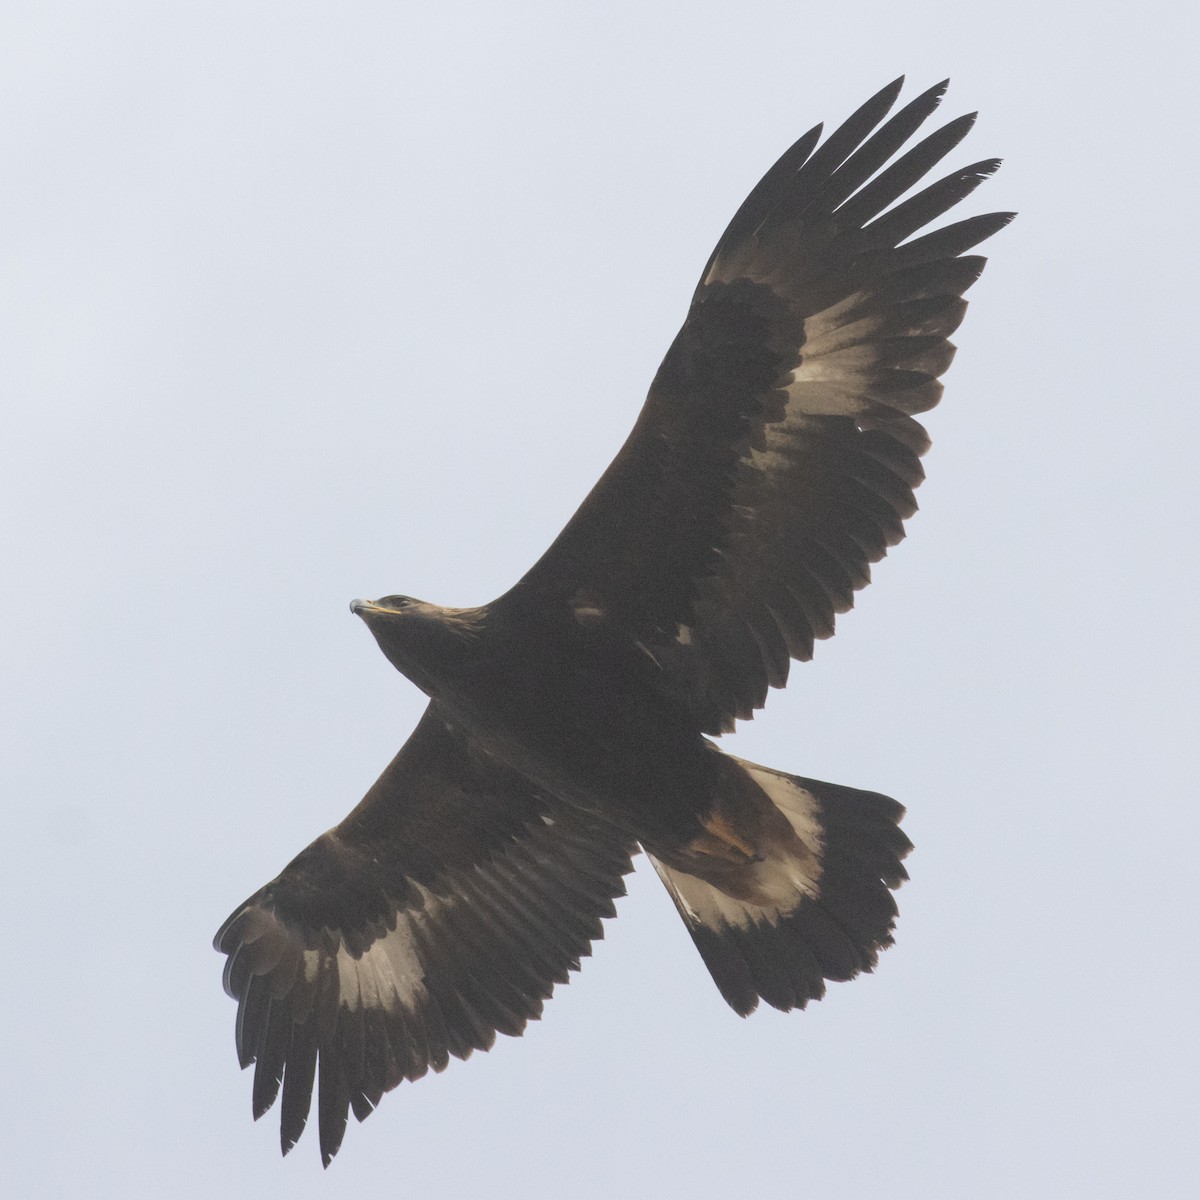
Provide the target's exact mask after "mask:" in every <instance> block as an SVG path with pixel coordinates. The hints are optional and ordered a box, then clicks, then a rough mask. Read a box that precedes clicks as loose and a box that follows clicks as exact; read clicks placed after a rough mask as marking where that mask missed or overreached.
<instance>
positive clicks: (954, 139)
mask: <svg viewBox="0 0 1200 1200" xmlns="http://www.w3.org/2000/svg"><path fill="white" fill-rule="evenodd" d="M902 82H903V80H897V81H896V82H895V83H893V84H891V85H889V86H888V87H886V88H884V89H883V90H882V91H881V92H879V93H878V94H877V95H875V96H873V97H872V98H871V99H870V100H868V101H867V102H866V103H865V104H864V105H863V106H862V107H861V108H860V109H858V111H857V112H855V113H854V114H853V116H851V117H850V118H849V120H847V121H846V122H845V124H843V125H842V126H841V127H840V128H838V129H837V130H836V131H835V132H833V133H832V134H830V135H829V136H828V137H827V138H825V139H824V140H823V141H822V140H821V127H820V126H818V127H817V128H815V129H813V130H811V131H810V132H809V133H807V134H805V135H804V136H803V137H802V138H800V140H799V141H798V142H796V143H795V145H793V146H792V147H791V148H790V149H789V150H787V151H786V152H785V153H784V154H783V156H782V157H781V158H780V159H779V161H778V162H777V163H776V164H775V165H774V166H773V167H772V168H771V169H770V170H769V171H768V172H767V174H766V175H765V176H764V177H763V179H762V181H761V182H760V183H759V184H758V186H757V187H755V188H754V190H753V191H752V192H751V193H750V195H749V196H748V197H747V199H746V201H745V202H744V203H743V204H742V206H741V208H739V209H738V211H737V213H736V214H735V215H734V217H733V220H732V221H731V222H730V223H729V227H728V228H727V229H726V230H725V233H724V234H723V235H722V237H721V239H720V241H719V242H718V243H717V246H716V249H715V250H713V252H712V255H711V257H710V258H709V260H708V262H707V263H706V264H705V267H704V270H703V272H702V273H701V276H700V282H699V284H698V285H697V287H696V291H695V294H694V295H693V297H692V301H691V306H690V307H689V309H688V313H687V317H686V318H685V320H684V323H683V327H682V329H681V330H680V331H679V335H678V336H677V337H676V339H675V341H674V342H673V343H672V345H671V347H670V349H669V350H668V351H667V354H666V357H665V358H664V360H663V362H662V365H661V366H660V368H659V370H658V374H657V375H656V376H655V377H654V381H653V383H652V384H651V385H650V391H649V394H648V396H647V399H646V402H645V405H644V406H643V408H642V411H641V414H640V416H639V417H638V420H637V423H636V424H635V425H634V428H633V432H632V433H631V434H630V435H629V438H628V440H627V441H626V442H625V444H624V446H623V447H622V448H621V450H620V452H619V453H618V454H617V456H616V458H615V459H614V460H613V462H612V464H611V465H610V466H609V467H608V469H607V470H606V471H605V472H604V474H603V476H602V477H601V478H600V481H599V482H598V483H597V484H596V486H595V487H594V488H593V489H592V491H591V493H590V494H589V495H588V496H587V498H586V499H585V500H584V501H583V504H582V505H581V506H580V508H579V510H578V511H577V512H576V513H575V515H574V516H573V517H572V518H571V519H570V521H569V522H568V523H567V525H566V527H565V528H564V529H563V530H562V532H561V533H560V534H559V535H558V537H557V539H556V540H555V541H554V543H553V544H552V545H551V546H550V548H549V549H548V550H547V551H546V552H545V554H543V555H542V557H541V559H539V560H538V562H537V563H535V564H534V566H533V567H532V568H531V569H530V570H529V571H528V572H527V573H526V574H525V575H524V577H523V578H522V579H520V581H519V582H518V583H517V584H516V585H515V586H514V587H513V588H512V589H511V590H510V591H508V592H506V593H505V594H504V595H502V596H501V597H499V599H497V600H494V601H492V602H491V603H490V604H484V605H482V606H480V607H478V608H443V607H439V606H438V605H436V604H430V603H427V602H425V601H422V600H415V599H412V598H411V597H408V596H385V597H384V598H382V599H380V600H376V601H366V600H356V601H354V602H353V604H351V606H350V607H351V609H352V610H353V611H354V612H355V613H357V614H358V616H359V617H361V618H362V620H363V621H364V622H365V623H366V625H367V628H368V629H369V630H370V631H371V633H372V634H373V635H374V637H375V640H376V641H377V642H378V644H379V647H380V649H382V651H383V653H384V654H385V655H386V656H387V658H388V660H389V661H390V662H391V663H392V665H393V666H394V667H396V669H397V670H399V671H400V672H402V673H403V674H404V675H406V676H408V678H409V679H410V680H412V682H413V683H415V684H416V685H417V686H418V687H419V688H420V689H421V690H422V691H423V692H425V694H426V695H427V696H428V697H429V706H428V708H427V709H426V710H425V714H424V716H423V717H422V718H421V721H420V723H419V724H418V725H417V727H416V729H415V730H414V732H413V734H412V736H411V737H410V738H409V739H408V741H407V742H406V743H405V745H404V746H403V748H402V749H401V750H400V752H399V753H398V754H397V755H396V757H395V758H394V759H393V760H392V762H391V763H390V764H389V766H388V767H387V768H386V769H385V770H384V772H383V774H382V775H381V776H380V777H379V779H378V781H377V782H376V783H375V784H374V786H373V787H372V788H371V789H370V791H368V792H367V794H366V796H365V797H364V798H363V800H362V802H361V803H360V804H359V805H358V807H357V808H355V809H354V811H353V812H351V813H350V815H349V816H347V817H346V818H345V820H343V821H342V822H341V823H340V824H339V825H336V826H335V827H334V828H333V829H331V830H329V831H328V832H327V833H324V834H322V835H321V836H320V837H319V838H317V840H316V841H315V842H313V843H312V845H310V846H309V847H308V848H307V849H306V850H304V851H302V852H301V853H300V854H299V855H297V857H296V858H294V859H293V860H292V861H291V862H290V863H289V864H288V865H287V866H286V867H285V868H284V869H283V871H282V872H281V873H280V874H279V875H278V876H277V877H276V878H275V879H273V880H272V881H271V882H270V883H268V884H267V885H266V886H265V887H263V888H261V889H260V890H259V891H257V892H255V893H254V895H253V896H251V897H250V898H249V899H248V900H247V901H246V902H245V903H244V904H241V905H239V906H238V908H237V909H236V910H235V911H234V913H233V914H232V915H231V916H230V917H229V919H228V920H227V921H226V922H225V924H224V925H222V927H221V929H220V931H219V932H218V933H217V935H216V939H215V944H216V947H217V949H218V950H220V951H221V952H222V953H224V954H226V955H227V956H228V958H227V960H226V963H225V975H224V981H225V989H226V991H227V992H228V993H229V995H230V996H232V997H233V998H234V999H236V1000H237V1002H238V1012H237V1036H236V1042H237V1053H238V1059H239V1061H240V1063H241V1065H242V1066H243V1067H247V1066H249V1065H250V1064H251V1063H254V1064H255V1069H254V1082H253V1088H252V1092H253V1112H254V1116H255V1118H258V1117H260V1116H261V1115H262V1114H263V1113H265V1112H266V1111H267V1110H268V1109H269V1108H270V1107H271V1106H272V1104H274V1103H275V1101H276V1099H279V1100H280V1113H281V1126H280V1135H281V1144H282V1147H283V1151H284V1153H287V1151H288V1150H289V1149H290V1148H291V1147H292V1146H293V1145H294V1144H295V1142H296V1140H297V1139H298V1138H299V1137H300V1134H301V1132H302V1131H303V1129H304V1126H305V1123H306V1121H307V1119H308V1115H309V1110H310V1107H311V1104H312V1100H313V1093H314V1088H315V1092H316V1104H317V1114H318V1126H319V1138H320V1149H321V1158H322V1161H323V1162H324V1163H325V1165H326V1166H327V1165H328V1164H329V1162H330V1160H331V1159H332V1158H333V1156H334V1154H335V1153H336V1152H337V1150H338V1148H339V1146H340V1145H341V1142H342V1138H343V1135H344V1133H345V1129H346V1125H347V1120H348V1115H349V1113H350V1112H353V1113H354V1115H355V1117H356V1118H358V1120H360V1121H361V1120H362V1119H363V1118H365V1117H366V1116H367V1114H368V1113H370V1112H371V1111H372V1110H373V1109H374V1108H375V1106H376V1105H377V1104H378V1103H379V1102H380V1099H381V1097H382V1096H383V1094H384V1093H385V1092H388V1091H390V1090H391V1089H392V1088H394V1087H396V1086H397V1085H398V1084H399V1083H400V1082H401V1081H402V1080H405V1079H409V1080H413V1079H418V1078H420V1077H421V1076H422V1075H424V1074H425V1073H426V1071H428V1070H429V1069H431V1068H432V1069H433V1070H434V1071H440V1070H442V1069H443V1068H444V1067H445V1066H446V1065H447V1063H448V1061H449V1059H450V1057H451V1056H454V1057H456V1058H464V1059H465V1058H467V1057H468V1056H469V1055H470V1054H471V1052H472V1051H474V1050H487V1049H488V1048H490V1047H491V1045H492V1044H493V1042H494V1041H495V1037H496V1034H497V1032H499V1033H505V1034H509V1035H511V1036H517V1035H519V1034H520V1033H521V1032H522V1031H523V1030H524V1028H525V1025H526V1023H527V1022H528V1021H530V1020H533V1019H535V1018H537V1017H538V1016H540V1015H541V1011H542V1006H543V1003H544V1001H545V1000H546V999H548V998H549V996H550V994H551V992H552V991H553V988H554V985H555V984H556V983H564V982H566V980H567V978H568V974H569V972H570V971H572V970H577V969H578V968H579V965H580V959H581V958H582V957H584V956H586V955H587V954H588V953H589V951H590V948H591V943H592V941H593V940H594V939H597V938H599V937H601V936H602V927H601V918H603V917H609V916H612V915H614V907H613V900H614V898H615V897H616V896H619V895H621V894H623V892H624V885H623V882H622V879H623V876H624V875H625V874H626V873H627V872H628V871H629V870H630V868H631V857H632V855H634V854H635V853H636V852H637V851H638V850H639V849H640V850H644V851H645V852H646V855H647V856H648V857H649V859H650V862H651V863H652V864H653V866H654V869H655V871H656V872H657V873H658V875H659V877H660V878H661V880H662V882H663V884H664V885H665V886H666V889H667V891H668V892H669V893H670V896H671V898H672V900H673V901H674V902H675V906H676V908H677V909H678V911H679V915H680V917H681V918H682V919H683V923H684V925H685V926H686V927H687V930H688V932H689V933H690V934H691V936H692V939H693V941H694V942H695V944H696V948H697V949H698V950H699V952H700V955H701V957H702V958H703V959H704V963H705V965H706V966H707V967H708V970H709V972H710V973H711V975H712V977H713V980H714V981H715V983H716V985H717V987H718V988H719V989H720V992H721V995H722V996H723V997H724V998H725V1000H726V1001H727V1002H728V1003H729V1005H730V1006H731V1007H732V1008H733V1009H734V1011H736V1012H738V1013H740V1014H742V1015H746V1014H748V1013H750V1012H752V1011H753V1010H754V1009H755V1008H756V1006H757V1005H758V1003H759V1000H760V999H762V1000H765V1001H766V1002H767V1003H768V1004H771V1005H774V1006H775V1007H776V1008H779V1009H784V1010H787V1009H792V1008H803V1007H804V1006H805V1004H807V1003H808V1001H810V1000H815V999H819V998H820V997H821V996H822V995H823V994H824V991H825V982H826V980H846V979H851V978H853V977H854V976H855V975H857V974H859V973H860V972H862V971H869V970H871V969H872V967H873V966H874V965H875V962H876V959H877V956H878V954H879V951H880V950H881V949H883V948H884V947H886V946H888V945H890V944H891V942H892V928H893V924H894V921H895V916H896V906H895V902H894V900H893V897H892V894H891V893H892V889H894V888H896V887H897V886H898V885H899V884H900V883H901V882H902V881H903V880H904V879H905V877H906V876H905V871H904V867H903V865H902V859H903V858H904V856H905V854H906V853H907V851H908V850H909V849H910V848H911V847H910V843H909V841H908V838H907V837H906V836H905V835H904V833H902V832H901V830H900V828H899V825H898V822H899V820H900V817H901V816H902V815H903V811H904V810H903V809H902V808H901V806H900V805H899V804H897V803H896V801H894V800H892V799H889V798H888V797H887V796H883V795H879V794H878V793H875V792H866V791H859V790H857V789H855V788H850V787H845V786H842V785H839V784H832V783H823V782H821V781H819V780H815V779H807V778H803V777H801V776H798V775H792V774H789V773H788V772H786V771H782V770H779V769H777V768H774V767H765V766H760V765H758V764H757V763H751V762H746V761H745V760H743V759H740V758H736V757H734V756H733V755H731V754H727V753H725V752H723V751H722V750H720V749H718V748H717V746H716V744H715V743H714V742H713V741H712V740H711V739H712V737H713V736H716V735H720V734H722V733H725V732H727V731H729V730H731V729H733V728H734V724H735V722H736V721H738V720H745V719H748V718H750V717H751V716H753V714H754V712H755V710H756V709H758V708H761V707H762V705H763V704H764V703H765V701H766V698H767V693H768V689H769V688H771V687H783V686H784V684H785V683H786V682H787V678H788V669H789V665H790V662H791V660H792V659H799V660H807V659H809V658H810V657H811V656H812V652H813V644H814V642H815V641H816V640H817V639H819V638H826V637H829V636H830V635H831V634H832V633H833V630H834V619H835V616H836V614H838V613H842V612H845V611H846V610H847V609H849V608H850V607H851V606H852V604H853V602H854V594H855V592H856V591H857V590H858V589H859V588H861V587H863V586H865V585H866V583H867V582H868V580H869V577H870V564H871V563H873V562H877V561H878V560H879V559H880V558H882V557H883V556H884V554H886V552H887V549H888V547H889V546H893V545H895V544H896V543H897V542H899V541H900V539H901V538H902V537H903V536H904V528H903V523H904V520H905V519H906V518H907V517H910V516H911V515H912V514H913V513H914V512H915V511H916V503H915V501H914V498H913V491H914V489H915V488H916V487H917V485H918V484H919V483H920V482H921V479H922V476H923V472H922V469H921V461H920V460H921V455H922V454H923V453H924V451H925V450H926V448H927V447H928V445H929V439H928V437H927V435H926V433H925V430H924V428H923V427H922V425H921V424H920V423H919V422H918V421H917V419H916V418H917V416H918V415H919V414H920V413H923V412H925V411H926V410H928V409H930V408H932V407H933V406H934V405H935V404H936V403H937V402H938V399H939V397H940V395H941V391H942V386H941V384H940V383H939V381H938V380H939V376H941V375H942V373H943V372H944V371H945V370H946V368H947V367H948V366H949V365H950V360H951V358H952V357H953V354H954V347H953V346H952V345H951V343H950V342H949V340H948V338H949V336H950V334H952V333H953V332H954V330H955V329H956V328H957V327H958V325H959V323H960V322H961V321H962V318H963V314H964V311H965V309H966V302H965V301H964V300H963V298H962V297H963V293H964V292H965V291H966V290H967V288H969V287H970V286H971V284H972V283H974V282H975V280H976V279H978V278H979V274H980V271H981V270H982V268H983V265H984V259H983V258H981V257H979V256H978V255H975V254H971V253H968V251H970V250H971V249H972V248H973V247H975V246H976V245H978V243H980V242H981V241H983V240H984V239H985V238H987V237H989V236H990V235H991V234H993V233H995V232H996V231H997V230H999V229H1000V228H1001V227H1002V226H1004V225H1005V224H1007V223H1008V221H1009V220H1010V219H1011V217H1012V214H1010V213H990V214H987V215H984V216H974V217H969V218H967V219H965V220H959V221H956V222H954V223H951V224H943V225H942V226H941V227H939V228H936V229H933V230H932V231H926V227H927V226H929V225H930V224H931V223H932V222H935V221H937V220H938V218H940V217H941V216H942V215H943V214H944V213H946V212H947V210H948V209H950V208H952V207H953V206H954V205H955V204H957V203H958V202H959V201H960V200H962V199H963V198H964V197H966V196H968V195H969V194H970V193H971V192H972V191H974V189H975V188H976V186H977V185H978V184H979V183H981V182H982V181H983V180H984V179H986V178H987V177H988V176H989V175H991V174H992V173H993V172H994V171H995V170H996V168H997V166H998V165H999V162H998V160H996V159H985V160H983V161H982V162H976V163H972V164H971V165H969V166H966V167H962V168H959V169H958V170H955V171H954V172H953V173H951V174H949V175H947V176H946V177H945V178H941V179H938V180H937V182H934V183H925V184H923V185H922V186H921V187H920V190H915V191H914V189H915V188H916V186H917V185H918V184H920V183H921V182H922V181H923V180H924V179H925V177H926V176H927V174H928V173H929V172H930V171H932V170H933V168H934V167H935V166H936V165H937V164H938V163H939V162H940V161H941V160H942V159H943V157H944V156H946V155H947V154H948V153H950V151H952V150H953V149H954V148H955V147H956V146H957V145H958V143H959V142H960V141H961V140H962V138H963V137H964V136H965V135H966V133H967V131H968V130H969V129H970V128H971V125H972V123H973V119H974V117H973V115H969V116H964V117H960V118H958V119H957V120H954V121H951V122H949V123H948V124H946V125H944V126H942V127H941V128H939V129H937V130H936V132H934V133H931V134H929V135H928V136H926V137H925V138H924V139H923V140H920V141H918V142H916V144H915V145H913V146H912V147H911V148H910V149H908V150H907V151H903V152H902V148H903V146H904V144H905V143H906V142H908V141H909V140H910V138H911V137H912V136H913V135H914V134H915V133H916V131H917V129H918V127H919V126H921V124H922V123H923V122H924V121H925V120H926V118H928V117H929V116H930V114H931V113H932V112H933V111H934V109H935V108H936V107H937V106H938V103H939V101H940V100H941V98H942V95H943V93H944V91H945V84H939V85H938V86H936V87H934V88H931V89H930V90H929V91H927V92H925V93H923V94H922V95H920V96H918V97H917V98H916V99H915V100H912V101H911V102H910V103H909V104H907V105H906V106H904V107H902V108H901V109H900V110H899V111H898V112H896V113H895V114H894V115H892V116H890V117H889V116H888V114H889V112H891V109H892V107H893V105H894V104H895V102H896V100H897V98H898V96H899V93H900V88H901V84H902ZM910 192H911V193H912V194H909V193H910ZM914 235H917V236H914ZM318 1068H319V1069H318Z"/></svg>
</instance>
